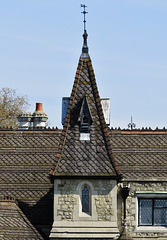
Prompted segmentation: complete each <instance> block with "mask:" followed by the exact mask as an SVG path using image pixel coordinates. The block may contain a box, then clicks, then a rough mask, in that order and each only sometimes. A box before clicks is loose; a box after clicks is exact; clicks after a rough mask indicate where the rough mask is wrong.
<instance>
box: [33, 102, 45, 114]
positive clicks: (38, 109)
mask: <svg viewBox="0 0 167 240" xmlns="http://www.w3.org/2000/svg"><path fill="white" fill-rule="evenodd" d="M35 111H40V112H43V106H42V103H36V110H35Z"/></svg>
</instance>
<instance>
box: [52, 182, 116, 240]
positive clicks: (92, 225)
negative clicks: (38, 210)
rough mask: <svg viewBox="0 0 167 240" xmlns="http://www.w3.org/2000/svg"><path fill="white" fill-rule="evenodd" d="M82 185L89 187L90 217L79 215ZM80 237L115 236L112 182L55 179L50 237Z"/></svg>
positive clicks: (88, 215)
mask: <svg viewBox="0 0 167 240" xmlns="http://www.w3.org/2000/svg"><path fill="white" fill-rule="evenodd" d="M85 184H86V185H87V186H89V187H90V193H91V213H90V214H86V213H84V212H82V204H81V188H82V186H84V185H85ZM74 229H75V230H74ZM81 235H82V237H83V236H84V237H85V238H89V237H92V238H93V237H94V238H96V237H98V238H99V237H102V238H105V237H109V236H110V238H114V237H116V235H118V228H117V185H116V181H115V180H92V179H89V180H83V179H66V180H61V179H56V180H55V182H54V223H53V226H52V231H51V235H50V238H51V239H54V238H58V237H68V238H72V237H73V238H77V237H80V236H81Z"/></svg>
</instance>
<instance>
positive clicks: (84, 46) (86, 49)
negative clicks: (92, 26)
mask: <svg viewBox="0 0 167 240" xmlns="http://www.w3.org/2000/svg"><path fill="white" fill-rule="evenodd" d="M81 7H83V8H84V10H83V12H81V13H83V14H84V20H83V23H84V33H83V35H82V36H83V47H82V54H81V57H84V58H87V57H89V53H88V51H89V50H88V45H87V37H88V34H87V31H86V14H87V13H88V12H86V11H85V8H86V7H87V6H85V5H82V4H81Z"/></svg>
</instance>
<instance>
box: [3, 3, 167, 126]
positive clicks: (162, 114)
mask: <svg viewBox="0 0 167 240" xmlns="http://www.w3.org/2000/svg"><path fill="white" fill-rule="evenodd" d="M81 3H82V4H86V5H87V6H88V8H87V11H88V14H87V31H88V35H89V36H88V46H89V53H90V56H91V59H92V63H93V67H94V71H95V75H96V80H97V84H98V88H99V92H100V96H101V97H110V99H111V126H112V127H121V128H127V124H128V123H129V122H130V117H131V116H133V120H134V122H135V124H136V127H137V128H141V127H152V128H153V129H154V128H156V127H157V126H158V127H159V128H162V127H167V110H166V109H167V94H166V92H167V1H166V0H103V1H102V0H89V1H88V0H87V1H86V0H85V1H78V0H70V1H69V0H61V1H60V0H1V1H0V39H1V41H0V43H1V44H0V87H10V88H15V89H17V91H18V93H20V94H24V95H27V97H28V99H29V102H30V104H31V107H30V108H29V110H28V111H30V112H33V111H34V110H35V103H36V102H43V105H44V106H43V107H44V111H45V112H46V114H47V115H48V117H49V120H50V125H51V126H54V127H55V126H58V127H59V128H60V127H61V99H62V97H67V96H70V94H71V89H72V85H73V81H74V76H75V72H76V68H77V64H78V60H79V56H80V54H81V49H82V33H83V22H82V21H83V16H82V14H81V11H82V9H81V8H80V4H81Z"/></svg>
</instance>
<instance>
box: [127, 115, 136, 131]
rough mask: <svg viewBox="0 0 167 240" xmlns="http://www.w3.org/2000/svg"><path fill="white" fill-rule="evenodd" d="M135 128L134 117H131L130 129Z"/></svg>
mask: <svg viewBox="0 0 167 240" xmlns="http://www.w3.org/2000/svg"><path fill="white" fill-rule="evenodd" d="M135 127H136V124H134V123H133V120H132V117H131V122H130V123H129V124H128V128H130V129H131V130H132V129H134V128H135Z"/></svg>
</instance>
